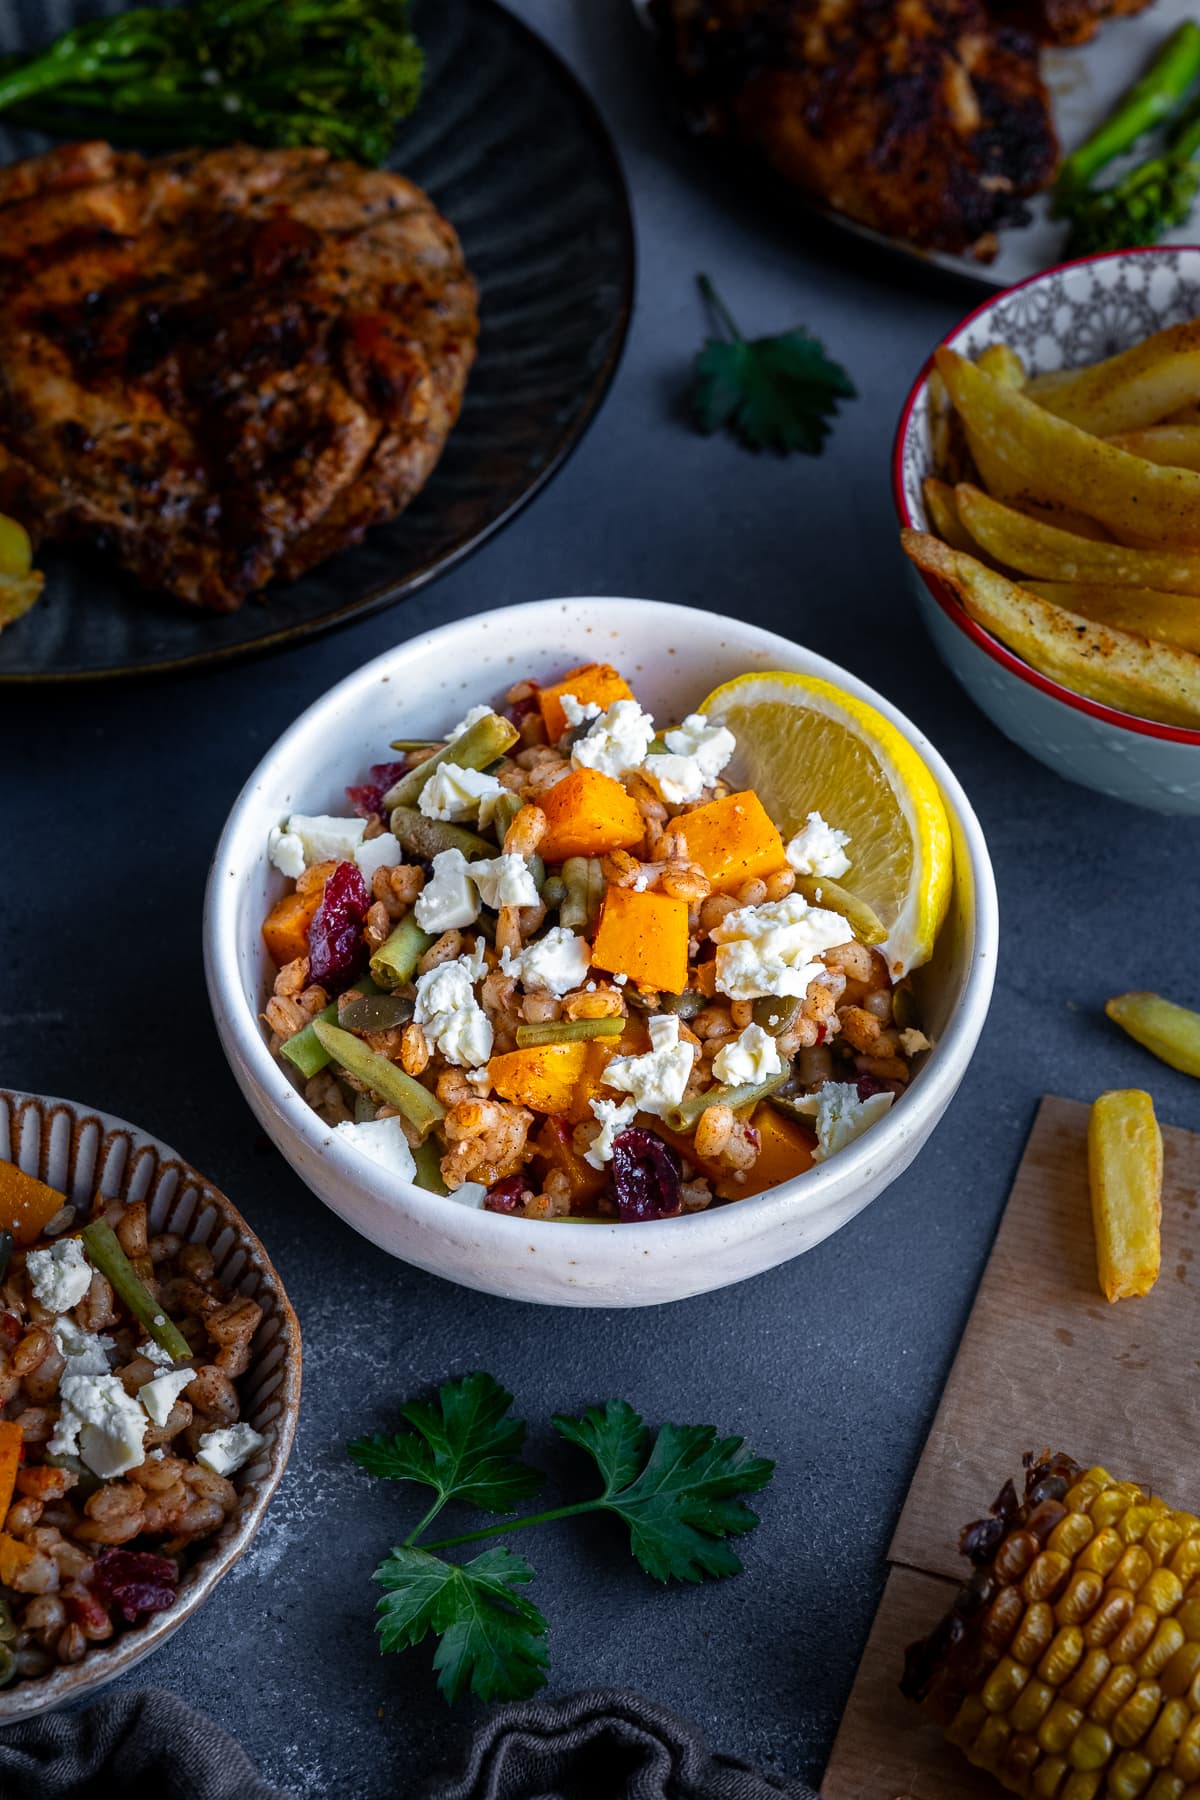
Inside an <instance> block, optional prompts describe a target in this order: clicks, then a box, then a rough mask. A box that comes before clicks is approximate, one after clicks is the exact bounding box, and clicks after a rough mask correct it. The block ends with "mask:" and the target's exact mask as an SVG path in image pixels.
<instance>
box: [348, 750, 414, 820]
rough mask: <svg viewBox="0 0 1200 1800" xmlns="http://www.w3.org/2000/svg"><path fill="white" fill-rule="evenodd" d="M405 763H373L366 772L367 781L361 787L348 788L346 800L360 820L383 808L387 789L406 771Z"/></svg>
mask: <svg viewBox="0 0 1200 1800" xmlns="http://www.w3.org/2000/svg"><path fill="white" fill-rule="evenodd" d="M407 769H408V764H407V763H405V762H390V763H375V764H373V766H372V767H371V768H370V769H369V770H368V772H367V779H366V780H365V781H364V782H363V783H362V785H361V787H348V788H347V789H346V798H347V800H348V801H349V802H350V804H351V806H352V807H353V808H354V810H355V812H356V813H357V814H358V816H359V818H360V819H369V818H370V817H371V814H372V813H377V812H379V811H380V810H381V808H382V806H383V796H384V795H385V794H386V793H387V791H388V789H389V788H393V787H395V785H396V783H397V782H398V781H399V779H400V777H401V776H402V775H403V774H404V773H405V772H406V771H407Z"/></svg>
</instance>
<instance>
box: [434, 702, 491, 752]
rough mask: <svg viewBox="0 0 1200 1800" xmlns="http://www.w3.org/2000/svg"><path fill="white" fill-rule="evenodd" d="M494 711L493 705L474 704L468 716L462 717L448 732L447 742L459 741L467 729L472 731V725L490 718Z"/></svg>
mask: <svg viewBox="0 0 1200 1800" xmlns="http://www.w3.org/2000/svg"><path fill="white" fill-rule="evenodd" d="M494 711H495V708H494V707H492V706H473V707H472V708H471V710H470V712H469V713H468V714H467V716H466V718H464V719H460V720H459V721H458V724H457V725H455V726H454V727H453V728H452V730H450V731H448V732H447V734H446V742H447V743H448V744H454V743H457V741H458V739H459V738H460V737H462V735H463V733H464V732H465V731H470V729H471V727H472V725H478V723H479V721H480V719H490V718H491V716H492V714H493V712H494Z"/></svg>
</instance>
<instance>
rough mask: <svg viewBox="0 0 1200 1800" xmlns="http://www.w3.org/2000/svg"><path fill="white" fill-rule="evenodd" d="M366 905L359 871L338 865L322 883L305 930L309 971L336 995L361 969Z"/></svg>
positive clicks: (368, 901) (353, 866)
mask: <svg viewBox="0 0 1200 1800" xmlns="http://www.w3.org/2000/svg"><path fill="white" fill-rule="evenodd" d="M370 904H371V896H370V894H369V893H368V892H367V884H366V882H365V881H364V880H363V878H362V872H361V870H360V869H359V868H358V867H357V866H356V864H354V863H350V862H343V863H339V864H338V866H337V868H336V869H335V870H334V871H333V874H332V875H331V876H330V877H329V880H328V881H327V882H326V883H325V892H324V893H323V894H322V895H321V904H320V905H319V906H318V908H317V910H316V912H315V913H314V914H313V916H312V924H311V925H310V926H309V928H308V957H309V968H310V970H311V972H312V979H313V980H314V981H315V982H317V984H318V985H319V986H320V987H323V988H326V989H328V990H330V991H332V992H337V991H338V989H340V988H344V987H345V986H346V984H347V982H349V981H352V980H353V978H354V976H355V975H356V974H357V973H358V971H359V969H360V968H361V967H362V964H363V962H364V961H365V960H366V945H365V944H364V943H363V940H362V924H363V920H364V919H365V918H366V916H367V908H368V907H369V906H370Z"/></svg>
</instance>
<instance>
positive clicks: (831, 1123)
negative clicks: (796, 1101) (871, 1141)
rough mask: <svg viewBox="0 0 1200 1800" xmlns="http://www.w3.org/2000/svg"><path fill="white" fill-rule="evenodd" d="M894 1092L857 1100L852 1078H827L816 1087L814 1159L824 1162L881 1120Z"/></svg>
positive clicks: (856, 1091)
mask: <svg viewBox="0 0 1200 1800" xmlns="http://www.w3.org/2000/svg"><path fill="white" fill-rule="evenodd" d="M894 1099H895V1095H894V1094H872V1095H871V1096H870V1098H869V1099H867V1100H860V1099H859V1097H858V1089H857V1087H856V1086H855V1085H854V1083H853V1082H852V1081H827V1082H825V1083H824V1085H823V1086H822V1087H820V1088H818V1089H817V1120H816V1123H817V1148H816V1149H815V1150H814V1152H813V1161H814V1162H827V1161H828V1160H829V1158H830V1157H831V1156H833V1155H835V1154H836V1153H837V1151H839V1150H844V1149H845V1148H846V1145H847V1144H852V1143H853V1142H854V1140H855V1138H860V1137H861V1136H862V1134H863V1132H864V1131H866V1130H868V1129H869V1128H870V1126H872V1125H874V1124H875V1123H876V1121H877V1120H879V1119H882V1117H883V1115H884V1113H885V1112H886V1111H887V1110H888V1107H889V1106H890V1105H891V1104H892V1101H893V1100H894Z"/></svg>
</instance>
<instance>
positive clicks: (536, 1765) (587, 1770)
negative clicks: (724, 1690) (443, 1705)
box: [428, 1688, 819, 1800]
mask: <svg viewBox="0 0 1200 1800" xmlns="http://www.w3.org/2000/svg"><path fill="white" fill-rule="evenodd" d="M428 1800H819V1796H818V1795H816V1794H815V1793H814V1792H813V1790H812V1789H811V1788H810V1787H808V1786H806V1785H805V1783H804V1782H802V1781H784V1780H781V1779H776V1778H775V1777H773V1776H769V1775H760V1774H758V1773H757V1772H756V1771H755V1770H754V1769H751V1768H750V1767H749V1766H748V1765H747V1764H745V1763H740V1762H734V1761H732V1760H731V1759H730V1758H729V1757H726V1756H713V1755H710V1753H709V1752H708V1751H707V1750H706V1749H705V1747H704V1744H703V1742H702V1740H701V1738H700V1735H699V1733H698V1732H697V1731H696V1729H695V1727H694V1726H692V1725H688V1724H686V1723H685V1722H684V1720H682V1719H679V1718H676V1716H675V1714H674V1713H670V1712H668V1711H667V1709H666V1707H664V1706H656V1705H655V1704H654V1702H653V1701H651V1700H644V1699H642V1698H641V1696H640V1695H637V1694H623V1693H614V1692H611V1691H609V1690H606V1689H604V1688H600V1689H597V1690H595V1691H593V1692H591V1693H585V1694H571V1695H569V1696H568V1697H567V1698H566V1699H564V1700H552V1699H540V1700H530V1701H527V1702H525V1703H524V1704H522V1705H518V1706H503V1707H500V1708H499V1709H498V1710H497V1711H496V1712H494V1713H491V1714H490V1715H489V1716H488V1718H486V1719H485V1720H484V1722H483V1723H482V1725H480V1727H479V1729H478V1730H477V1731H476V1733H475V1737H474V1739H473V1741H472V1744H471V1748H470V1753H469V1755H468V1759H467V1766H466V1769H465V1770H464V1772H463V1774H462V1775H461V1776H460V1777H459V1779H458V1780H457V1781H454V1782H451V1784H450V1785H449V1786H446V1785H445V1784H442V1785H440V1786H434V1787H432V1788H430V1789H429V1790H428Z"/></svg>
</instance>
